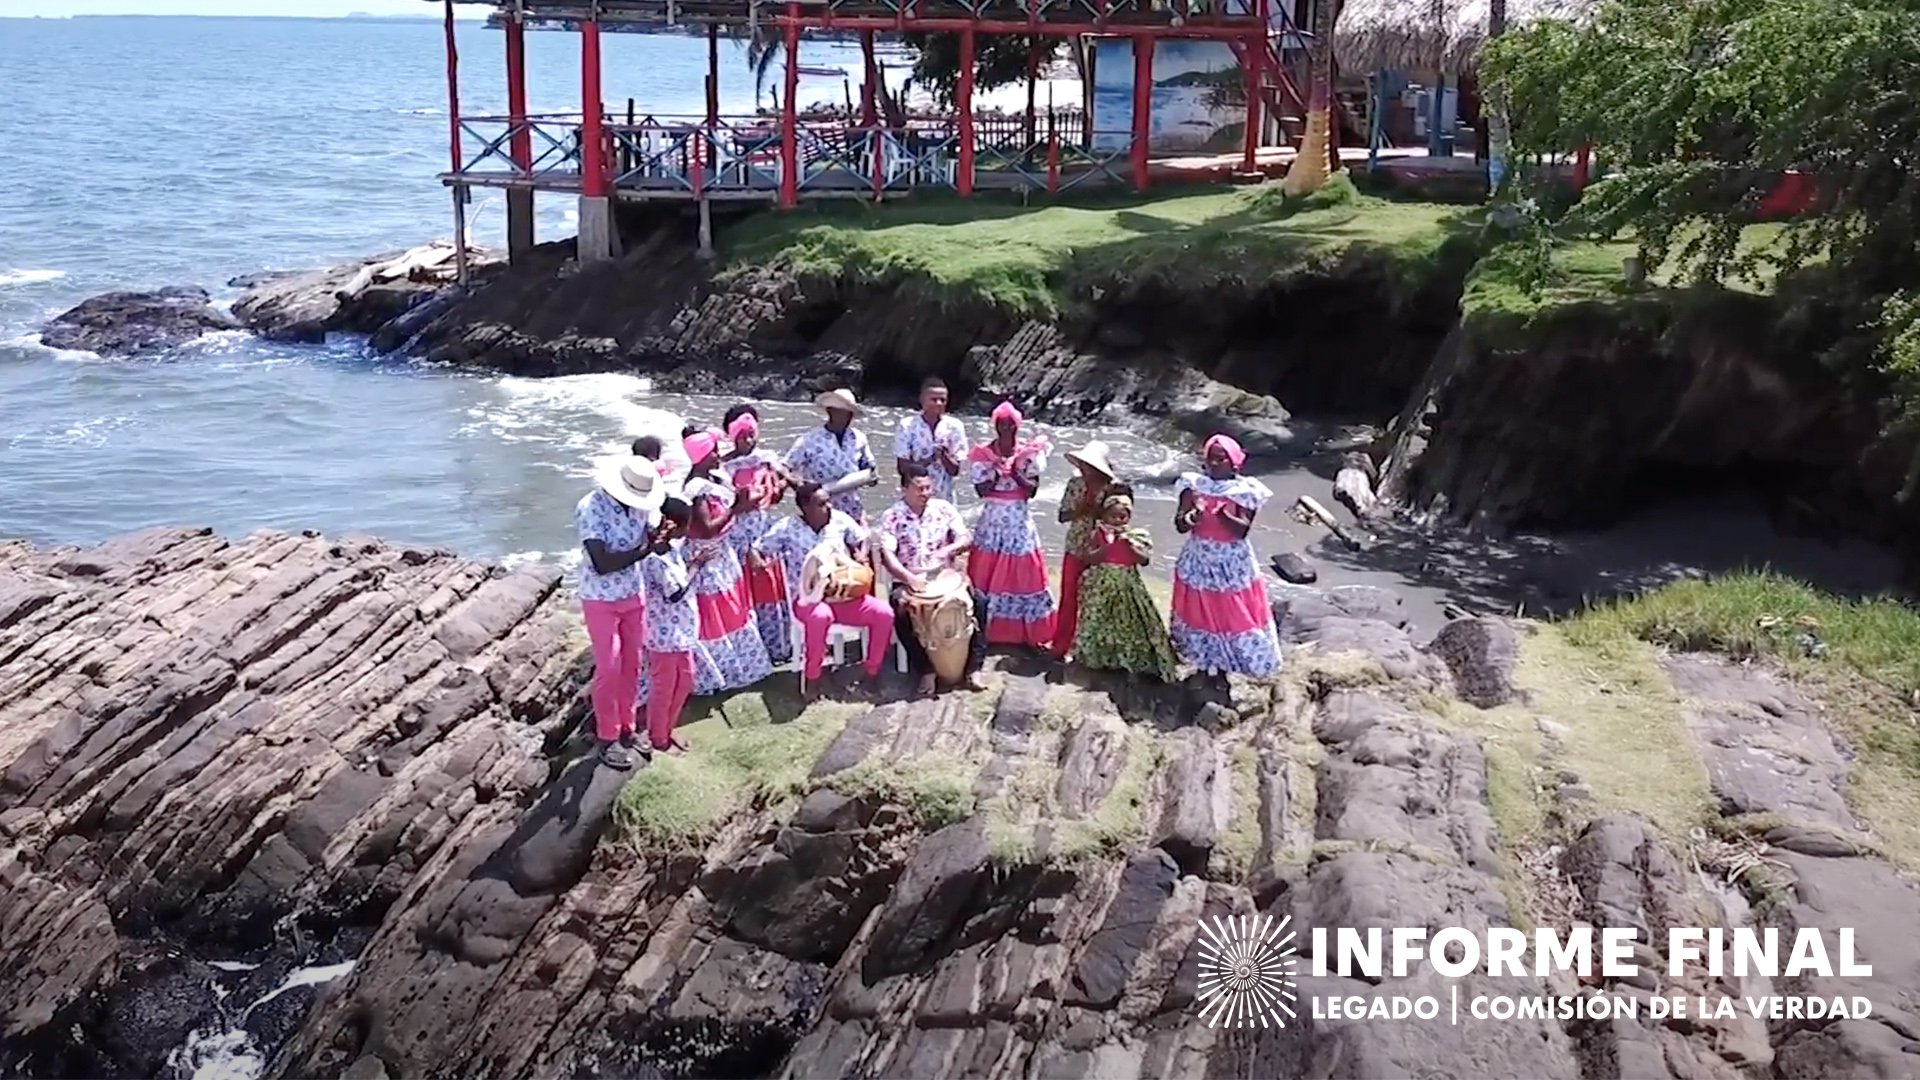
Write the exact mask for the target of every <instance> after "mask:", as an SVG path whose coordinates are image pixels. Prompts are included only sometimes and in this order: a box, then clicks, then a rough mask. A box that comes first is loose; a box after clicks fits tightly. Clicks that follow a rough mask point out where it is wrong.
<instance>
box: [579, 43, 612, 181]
mask: <svg viewBox="0 0 1920 1080" xmlns="http://www.w3.org/2000/svg"><path fill="white" fill-rule="evenodd" d="M605 120H606V118H605V114H604V113H603V111H602V110H601V107H600V24H599V22H597V21H595V20H593V19H588V20H586V21H585V22H583V23H581V24H580V193H581V194H582V195H586V196H588V197H589V198H602V197H605V195H606V194H607V130H606V127H605Z"/></svg>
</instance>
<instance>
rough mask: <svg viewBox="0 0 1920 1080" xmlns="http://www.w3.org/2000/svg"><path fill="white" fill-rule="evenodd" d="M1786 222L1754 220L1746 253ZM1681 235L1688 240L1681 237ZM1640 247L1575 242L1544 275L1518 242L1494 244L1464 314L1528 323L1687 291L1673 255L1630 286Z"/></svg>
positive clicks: (1555, 251)
mask: <svg viewBox="0 0 1920 1080" xmlns="http://www.w3.org/2000/svg"><path fill="white" fill-rule="evenodd" d="M1781 234H1782V229H1781V226H1779V225H1774V224H1760V225H1751V226H1748V227H1747V229H1746V230H1745V231H1744V232H1743V233H1742V235H1741V250H1742V252H1743V253H1747V254H1751V253H1755V252H1763V251H1765V250H1766V249H1767V248H1768V247H1770V246H1771V245H1773V244H1775V243H1777V242H1778V241H1779V240H1780V237H1781ZM1683 239H1684V238H1683ZM1638 250H1639V248H1638V245H1636V244H1635V243H1634V242H1633V241H1631V240H1613V241H1599V240H1571V241H1566V242H1563V243H1559V244H1556V245H1554V246H1553V248H1552V249H1551V255H1550V256H1549V258H1550V263H1551V266H1550V269H1548V271H1547V273H1546V274H1544V275H1539V274H1537V273H1535V272H1534V268H1533V267H1532V266H1530V265H1529V259H1528V255H1529V252H1528V251H1527V250H1526V249H1525V248H1523V247H1521V246H1518V245H1509V246H1503V247H1500V248H1496V249H1495V250H1493V251H1491V252H1489V253H1488V254H1487V255H1486V256H1485V257H1483V258H1482V259H1481V260H1480V262H1479V263H1478V264H1476V265H1475V266H1474V268H1473V272H1472V273H1471V274H1469V275H1468V276H1467V287H1466V292H1465V293H1464V294H1463V295H1462V296H1461V298H1460V310H1461V314H1462V316H1463V317H1464V318H1466V319H1468V320H1474V321H1482V322H1488V321H1503V322H1513V323H1521V324H1524V323H1526V322H1528V321H1530V320H1531V319H1534V318H1536V317H1538V316H1540V315H1542V314H1545V313H1548V312H1552V311H1556V310H1564V309H1567V308H1571V307H1579V306H1598V307H1602V308H1608V307H1616V306H1622V305H1627V304H1634V303H1645V302H1648V301H1656V302H1661V301H1666V300H1670V299H1672V298H1673V297H1674V296H1675V295H1676V294H1678V293H1679V292H1681V291H1682V289H1683V286H1684V285H1685V283H1686V282H1687V281H1688V278H1689V273H1690V269H1689V265H1688V264H1686V263H1682V262H1680V261H1679V260H1677V259H1675V260H1670V261H1669V262H1668V263H1667V264H1666V265H1663V266H1662V267H1660V269H1659V270H1658V271H1656V272H1654V273H1652V274H1649V275H1648V276H1647V281H1646V286H1645V287H1644V288H1641V289H1637V290H1636V289H1629V288H1628V286H1627V279H1626V270H1625V263H1626V260H1627V259H1629V258H1632V257H1634V255H1635V254H1636V253H1637V252H1638ZM1723 287H1724V288H1725V289H1728V290H1732V291H1736V292H1746V293H1757V294H1763V293H1766V292H1769V291H1771V289H1772V281H1771V279H1770V278H1768V277H1766V276H1765V274H1764V273H1760V274H1757V275H1755V276H1747V277H1737V278H1733V279H1731V280H1729V281H1727V282H1726V283H1725V284H1724V286H1723Z"/></svg>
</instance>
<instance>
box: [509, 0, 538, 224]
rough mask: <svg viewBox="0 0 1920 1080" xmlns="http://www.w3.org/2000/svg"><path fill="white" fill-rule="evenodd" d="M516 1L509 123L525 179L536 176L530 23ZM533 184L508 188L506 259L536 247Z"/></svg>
mask: <svg viewBox="0 0 1920 1080" xmlns="http://www.w3.org/2000/svg"><path fill="white" fill-rule="evenodd" d="M519 8H520V5H518V4H515V5H514V10H513V12H511V13H510V14H509V15H508V18H507V27H506V31H507V126H508V129H509V130H510V131H511V132H512V134H511V135H510V136H509V137H508V140H507V141H508V145H509V147H510V148H511V152H512V154H513V169H514V172H516V173H518V174H519V176H520V179H521V180H522V181H524V182H531V180H532V179H533V132H532V131H531V130H530V129H529V128H528V126H527V24H526V15H525V13H524V12H523V11H521V10H520V9H519ZM533 200H534V195H533V188H531V187H513V188H508V189H507V259H508V260H509V261H511V262H517V261H519V260H520V259H522V258H524V257H526V254H527V253H528V252H530V251H532V250H533V247H534V243H535V242H536V237H535V235H534V213H533Z"/></svg>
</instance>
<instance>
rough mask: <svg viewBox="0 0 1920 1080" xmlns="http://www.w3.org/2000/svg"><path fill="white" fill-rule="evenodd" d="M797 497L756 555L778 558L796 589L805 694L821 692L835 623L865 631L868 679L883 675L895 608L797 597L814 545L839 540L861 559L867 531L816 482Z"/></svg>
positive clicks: (865, 600)
mask: <svg viewBox="0 0 1920 1080" xmlns="http://www.w3.org/2000/svg"><path fill="white" fill-rule="evenodd" d="M793 495H794V500H795V501H796V502H798V503H799V504H800V516H799V517H791V518H785V519H782V520H781V521H780V522H778V523H777V524H775V525H774V526H773V528H771V529H768V530H767V532H766V535H764V536H762V537H761V538H760V539H759V540H758V541H756V542H755V543H754V545H753V557H754V558H755V559H762V560H764V559H778V560H780V561H781V563H782V565H783V569H785V571H786V575H787V581H788V582H790V583H791V585H790V586H789V588H790V589H791V590H792V591H793V592H794V593H795V598H794V601H793V617H794V620H795V621H797V622H798V623H799V624H800V625H801V627H803V628H804V631H805V640H804V642H803V647H802V649H801V665H802V666H801V675H800V683H801V686H802V687H803V688H804V694H805V696H808V697H812V696H814V695H816V694H817V693H818V690H817V685H816V684H817V683H818V682H819V679H820V673H821V670H822V669H823V668H824V667H825V666H826V662H827V631H828V630H829V629H831V628H832V627H833V625H834V624H836V623H838V624H839V625H841V626H855V627H859V628H861V629H863V630H865V631H866V632H867V664H866V670H867V677H868V678H875V677H878V676H879V674H880V667H881V665H882V664H884V663H885V662H886V658H887V650H888V649H889V648H890V647H891V646H892V645H893V611H892V610H891V609H889V608H888V607H887V605H886V603H885V602H884V601H882V600H881V599H880V598H879V597H877V596H872V595H868V596H864V597H861V598H860V599H858V600H849V601H846V602H844V603H839V604H830V603H827V602H826V601H824V600H820V601H815V602H813V603H807V602H805V600H804V598H802V597H800V596H799V595H798V592H799V586H800V580H801V578H802V577H803V576H804V575H803V574H802V568H803V567H804V566H805V565H806V561H807V556H808V555H810V554H812V552H813V550H814V549H815V548H818V547H820V546H821V545H823V544H837V545H839V546H840V547H841V548H843V549H845V550H846V552H847V554H849V555H851V556H853V557H855V558H856V559H857V558H859V555H860V552H861V551H862V550H863V549H864V548H865V547H866V544H867V530H866V529H865V528H863V527H861V525H860V523H859V522H857V521H855V520H853V518H852V516H851V515H849V514H847V513H845V512H844V511H842V510H840V509H839V508H838V507H835V506H834V505H833V504H832V502H831V501H830V500H829V499H828V498H827V494H826V492H824V491H822V490H821V488H820V485H818V484H801V485H800V486H799V487H796V488H794V489H793Z"/></svg>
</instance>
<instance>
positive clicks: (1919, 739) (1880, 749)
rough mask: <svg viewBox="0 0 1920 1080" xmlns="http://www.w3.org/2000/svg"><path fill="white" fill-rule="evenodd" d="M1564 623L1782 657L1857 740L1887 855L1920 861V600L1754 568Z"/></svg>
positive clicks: (1591, 645) (1679, 645)
mask: <svg viewBox="0 0 1920 1080" xmlns="http://www.w3.org/2000/svg"><path fill="white" fill-rule="evenodd" d="M1565 630H1566V634H1567V636H1568V638H1569V640H1571V641H1574V642H1577V643H1579V644H1580V645H1581V646H1582V647H1583V648H1585V649H1587V650H1588V651H1591V652H1611V653H1618V652H1621V651H1624V650H1627V649H1630V648H1632V647H1633V646H1635V645H1639V644H1640V643H1642V642H1651V643H1653V644H1655V645H1659V646H1663V647H1666V648H1670V649H1675V650H1685V651H1708V652H1716V653H1721V654H1724V655H1728V656H1732V657H1735V658H1740V659H1765V660H1767V661H1769V662H1770V663H1773V664H1776V665H1777V666H1778V667H1779V668H1780V669H1781V670H1782V671H1784V672H1785V673H1786V674H1787V675H1789V676H1790V677H1793V678H1795V679H1797V680H1799V681H1801V682H1802V683H1803V685H1805V686H1806V687H1807V689H1809V690H1810V691H1812V693H1813V694H1814V695H1815V696H1816V697H1818V698H1820V699H1821V700H1822V701H1823V702H1824V703H1825V705H1826V710H1825V715H1826V719H1827V721H1828V722H1829V723H1830V724H1832V725H1833V727H1834V730H1835V731H1836V732H1837V733H1838V734H1839V735H1840V736H1841V737H1843V738H1844V739H1846V740H1847V741H1848V742H1849V743H1850V744H1851V745H1852V747H1853V748H1854V750H1855V751H1856V753H1857V755H1858V756H1857V757H1856V759H1855V760H1854V762H1853V763H1852V767H1851V769H1850V771H1849V774H1848V790H1847V798H1848V802H1849V803H1850V804H1851V805H1852V808H1853V810H1854V812H1855V813H1856V814H1858V815H1859V816H1860V817H1861V818H1862V819H1863V820H1865V821H1866V822H1867V823H1868V825H1869V826H1870V827H1871V828H1872V829H1873V831H1874V832H1875V834H1876V835H1877V836H1878V837H1879V838H1880V840H1881V842H1882V843H1883V844H1884V846H1885V848H1886V849H1887V853H1888V854H1889V855H1891V856H1892V857H1893V858H1894V859H1896V860H1897V861H1899V862H1901V863H1903V864H1905V865H1908V866H1910V867H1916V868H1920V723H1916V720H1917V719H1920V713H1917V712H1916V702H1920V611H1916V610H1915V609H1914V608H1913V607H1912V606H1910V605H1908V604H1905V603H1902V602H1900V601H1897V600H1891V599H1872V600H1860V601H1855V600H1848V599H1844V598H1841V597H1837V596H1832V595H1829V594H1826V593H1823V592H1820V591H1819V590H1817V589H1814V588H1812V587H1810V586H1808V585H1806V584H1803V583H1801V582H1798V581H1795V580H1793V579H1791V578H1787V577H1782V576H1780V575H1778V574H1770V573H1746V574H1731V575H1727V576H1725V577H1721V578H1716V579H1714V580H1712V581H1681V582H1675V583H1674V584H1672V585H1668V586H1665V587H1663V588H1660V589H1656V590H1653V591H1651V592H1649V593H1646V594H1644V595H1642V596H1639V597H1635V598H1633V599H1629V600H1624V601H1620V602H1617V603H1613V604H1608V605H1605V606H1602V607H1598V608H1594V609H1592V610H1590V611H1587V612H1585V613H1583V614H1581V615H1580V616H1578V617H1576V618H1574V619H1572V620H1570V621H1569V622H1568V623H1567V625H1566V628H1565ZM1642 647H1644V646H1642Z"/></svg>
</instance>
